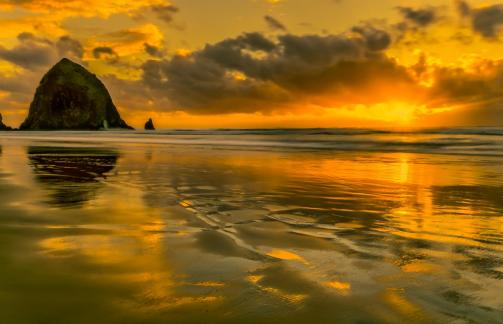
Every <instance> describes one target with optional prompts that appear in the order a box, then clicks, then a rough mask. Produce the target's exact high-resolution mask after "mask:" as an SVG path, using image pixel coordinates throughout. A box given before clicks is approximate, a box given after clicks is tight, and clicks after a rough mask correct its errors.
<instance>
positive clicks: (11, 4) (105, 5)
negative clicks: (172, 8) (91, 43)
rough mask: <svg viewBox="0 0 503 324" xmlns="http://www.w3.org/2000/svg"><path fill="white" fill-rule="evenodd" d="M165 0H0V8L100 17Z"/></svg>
mask: <svg viewBox="0 0 503 324" xmlns="http://www.w3.org/2000/svg"><path fill="white" fill-rule="evenodd" d="M166 3H167V2H166V0H137V1H129V0H108V1H101V0H65V1H60V0H31V1H30V0H28V1H21V2H17V1H12V0H1V1H0V9H3V10H8V9H15V8H22V9H25V10H28V11H31V12H34V13H44V14H45V13H46V14H49V13H50V14H51V15H56V16H59V17H70V16H80V17H102V18H107V17H109V16H111V15H114V14H120V13H122V14H130V13H133V12H135V11H138V10H140V9H142V8H145V7H151V6H159V5H166Z"/></svg>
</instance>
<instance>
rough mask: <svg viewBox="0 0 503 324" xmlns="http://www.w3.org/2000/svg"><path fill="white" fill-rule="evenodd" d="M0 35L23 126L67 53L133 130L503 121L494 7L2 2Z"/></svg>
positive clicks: (7, 82) (360, 0) (353, 0)
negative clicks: (43, 82) (150, 123)
mask: <svg viewBox="0 0 503 324" xmlns="http://www.w3.org/2000/svg"><path fill="white" fill-rule="evenodd" d="M499 1H501V0H499ZM0 27H2V28H0V113H1V114H2V115H3V119H4V122H5V123H6V124H9V125H11V126H14V127H17V126H18V125H19V124H20V123H21V122H22V121H23V120H24V118H25V117H26V115H27V111H28V108H29V105H30V102H31V100H32V99H33V95H34V92H35V89H36V87H37V85H38V83H39V81H40V79H41V78H42V77H43V75H44V74H45V73H46V72H47V70H48V69H50V67H51V66H52V65H54V64H55V63H57V62H58V61H59V60H60V59H61V58H63V57H67V58H70V59H72V60H73V61H75V62H78V63H79V64H82V65H83V66H85V67H86V68H87V69H89V70H90V71H91V72H93V73H95V74H96V75H97V76H98V77H99V78H100V79H101V80H102V81H103V82H104V83H105V85H106V86H107V88H108V89H109V91H110V93H111V95H112V97H113V100H114V102H115V104H116V106H117V107H118V109H119V111H120V113H121V115H122V117H123V119H125V120H126V121H127V122H128V123H130V124H132V125H133V126H135V127H142V126H143V124H144V123H145V121H146V120H147V119H148V118H149V117H152V118H153V119H154V122H155V123H156V126H157V127H158V128H257V127H259V128H262V127H263V128H269V127H380V128H389V127H392V128H414V127H444V126H446V127H447V126H449V127H450V126H503V60H502V58H503V43H502V38H503V2H498V1H481V0H471V1H463V0H436V1H430V2H429V3H428V2H427V1H413V0H410V1H405V0H382V1H375V0H212V1H208V0H170V1H168V0H135V1H127V0H107V1H104V0H99V1H98V0H85V1H84V0H66V1H60V0H0Z"/></svg>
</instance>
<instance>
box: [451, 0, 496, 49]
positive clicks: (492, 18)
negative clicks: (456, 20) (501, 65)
mask: <svg viewBox="0 0 503 324" xmlns="http://www.w3.org/2000/svg"><path fill="white" fill-rule="evenodd" d="M455 5H456V8H457V10H458V13H459V15H460V16H461V17H464V18H467V19H469V21H470V24H471V27H472V29H473V31H474V32H476V33H477V34H479V35H481V36H483V37H485V38H487V39H496V38H498V34H499V32H500V31H501V29H502V28H503V4H495V5H491V6H486V7H481V8H472V7H471V6H470V5H469V4H468V2H466V1H464V0H456V1H455Z"/></svg>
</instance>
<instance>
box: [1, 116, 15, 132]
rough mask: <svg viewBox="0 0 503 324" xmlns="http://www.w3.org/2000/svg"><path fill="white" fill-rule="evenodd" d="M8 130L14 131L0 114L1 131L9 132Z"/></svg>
mask: <svg viewBox="0 0 503 324" xmlns="http://www.w3.org/2000/svg"><path fill="white" fill-rule="evenodd" d="M7 130H12V128H10V127H9V126H7V125H5V124H4V123H3V118H2V114H0V131H7Z"/></svg>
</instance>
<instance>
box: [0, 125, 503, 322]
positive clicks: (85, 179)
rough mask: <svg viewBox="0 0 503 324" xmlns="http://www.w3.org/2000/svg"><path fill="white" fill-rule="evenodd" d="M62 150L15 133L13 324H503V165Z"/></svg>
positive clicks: (8, 293) (346, 154)
mask: <svg viewBox="0 0 503 324" xmlns="http://www.w3.org/2000/svg"><path fill="white" fill-rule="evenodd" d="M57 136H59V134H57ZM57 136H56V137H57ZM72 136H73V135H72ZM199 136H200V137H198V138H200V139H202V140H206V139H207V138H206V137H205V136H207V135H199ZM237 136H238V135H237ZM376 136H377V135H376ZM48 137H51V138H48ZM52 137H55V135H54V133H51V134H49V135H47V137H46V138H44V137H43V136H42V137H40V138H39V139H33V138H31V137H26V135H23V136H19V137H16V136H11V135H9V136H7V137H1V136H0V145H1V155H0V264H2V267H0V322H1V323H166V322H172V323H185V322H186V323H221V322H228V323H235V322H241V323H251V322H254V323H257V322H259V323H273V322H274V323H308V322H311V323H328V322H330V323H334V322H348V323H370V322H371V323H403V322H408V323H446V322H456V323H463V322H479V323H497V322H502V321H503V311H502V309H503V299H502V298H501V291H502V289H503V222H502V219H501V217H502V215H503V163H501V162H502V160H503V158H502V157H500V156H497V155H494V156H492V155H470V154H438V153H435V154H430V153H428V152H411V151H410V150H409V149H407V150H397V151H393V152H389V151H387V152H382V151H354V150H352V151H328V150H325V149H318V148H308V149H298V148H294V149H292V148H291V147H288V148H281V147H272V148H271V147H269V148H267V149H264V148H263V147H262V148H260V147H249V146H248V147H242V146H239V145H232V146H220V145H215V144H214V143H213V144H211V145H208V143H207V142H206V143H199V142H198V144H199V145H188V144H187V143H186V144H187V145H180V144H173V143H168V144H166V143H152V141H150V142H143V143H141V142H134V141H131V142H128V141H127V140H120V141H103V140H100V137H99V135H97V137H96V138H94V139H92V140H91V139H88V140H79V141H76V140H75V138H72V139H68V138H67V139H66V140H65V138H64V136H63V138H62V139H60V140H54V139H53V138H52ZM210 140H212V139H210Z"/></svg>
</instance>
